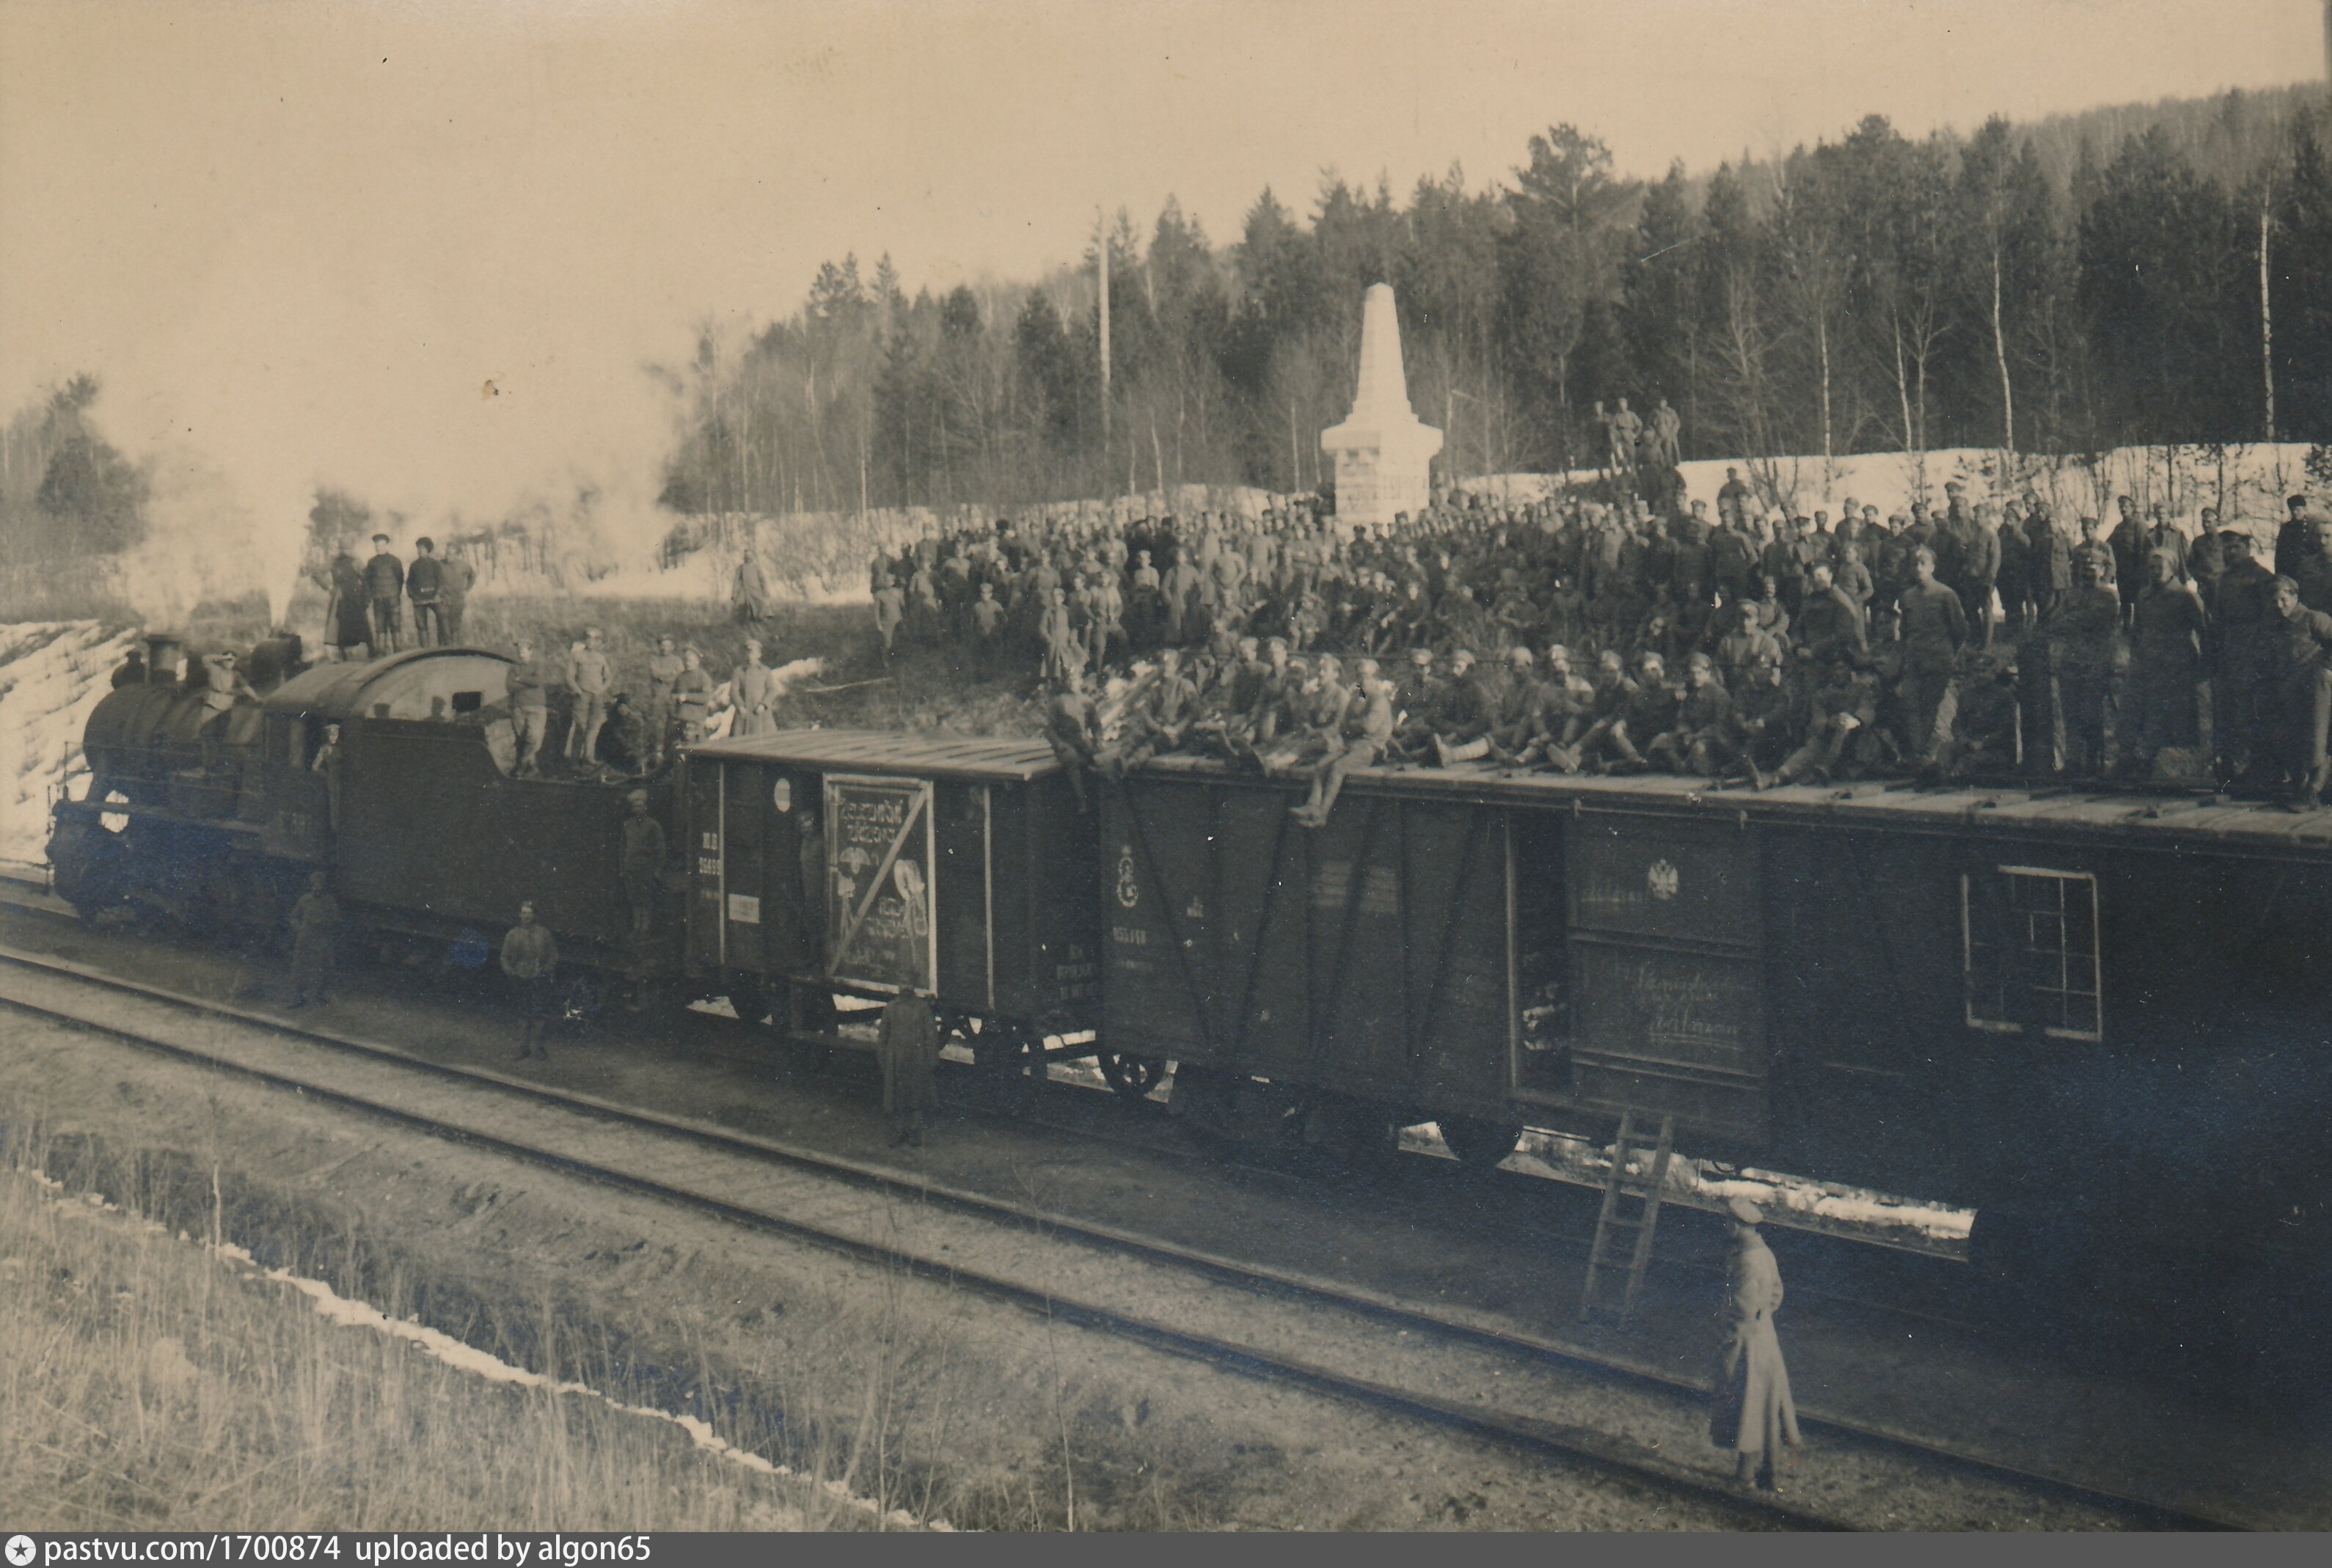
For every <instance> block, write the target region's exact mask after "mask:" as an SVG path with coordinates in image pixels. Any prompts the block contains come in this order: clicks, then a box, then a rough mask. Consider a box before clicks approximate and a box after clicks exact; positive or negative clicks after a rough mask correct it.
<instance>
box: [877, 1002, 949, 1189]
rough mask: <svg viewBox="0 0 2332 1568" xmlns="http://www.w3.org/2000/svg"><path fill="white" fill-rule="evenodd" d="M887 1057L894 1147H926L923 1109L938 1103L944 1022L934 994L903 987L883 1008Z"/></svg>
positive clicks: (881, 1051) (880, 1045)
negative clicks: (934, 1010) (937, 1012)
mask: <svg viewBox="0 0 2332 1568" xmlns="http://www.w3.org/2000/svg"><path fill="white" fill-rule="evenodd" d="M874 1049H875V1054H876V1055H877V1056H880V1057H881V1058H882V1062H883V1110H884V1114H886V1115H888V1116H889V1117H890V1118H891V1143H892V1145H893V1147H894V1148H895V1147H897V1146H899V1145H901V1144H907V1145H910V1146H912V1147H914V1148H917V1149H920V1148H922V1146H923V1114H924V1113H925V1112H927V1111H930V1110H932V1109H934V1108H935V1107H936V1106H937V1105H938V1104H939V1085H938V1075H937V1068H938V1066H939V1056H940V1029H939V1022H938V1019H937V1018H934V1017H933V1016H932V993H931V992H929V991H923V990H913V989H909V990H903V991H901V992H900V993H899V994H898V996H897V997H896V998H895V999H893V1001H892V1003H891V1005H890V1006H888V1007H886V1008H884V1009H883V1021H882V1023H881V1024H880V1025H879V1026H877V1028H876V1029H875V1034H874Z"/></svg>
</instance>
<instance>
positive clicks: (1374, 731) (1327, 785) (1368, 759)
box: [1293, 659, 1392, 827]
mask: <svg viewBox="0 0 2332 1568" xmlns="http://www.w3.org/2000/svg"><path fill="white" fill-rule="evenodd" d="M1356 673H1357V674H1358V677H1359V678H1358V681H1357V683H1356V684H1357V685H1358V688H1359V691H1360V693H1362V696H1361V701H1360V702H1359V703H1355V704H1353V705H1352V706H1351V707H1350V708H1348V710H1347V712H1346V717H1345V720H1344V724H1343V737H1342V739H1343V746H1342V748H1341V749H1340V750H1338V751H1334V752H1333V753H1332V754H1330V755H1329V756H1328V757H1327V758H1326V759H1325V760H1324V761H1322V762H1321V763H1320V765H1319V766H1318V767H1317V768H1316V769H1314V770H1313V774H1312V795H1311V798H1310V799H1308V800H1306V801H1305V803H1304V804H1303V805H1301V806H1298V807H1295V808H1294V809H1293V815H1294V817H1295V820H1296V821H1298V822H1300V823H1302V824H1303V825H1304V826H1305V827H1326V826H1327V825H1328V813H1329V812H1331V811H1333V810H1334V809H1335V807H1336V797H1337V796H1338V795H1339V794H1341V793H1343V788H1344V779H1346V778H1347V777H1348V776H1349V775H1350V774H1351V773H1352V770H1354V769H1355V768H1366V767H1369V766H1371V765H1372V764H1373V763H1374V762H1375V761H1376V760H1377V759H1378V758H1379V757H1381V756H1382V755H1383V754H1384V748H1385V742H1386V741H1390V740H1391V739H1392V683H1391V681H1387V680H1383V679H1381V678H1380V677H1379V676H1378V674H1377V662H1376V661H1375V660H1374V659H1362V660H1361V661H1360V664H1358V665H1357V666H1356Z"/></svg>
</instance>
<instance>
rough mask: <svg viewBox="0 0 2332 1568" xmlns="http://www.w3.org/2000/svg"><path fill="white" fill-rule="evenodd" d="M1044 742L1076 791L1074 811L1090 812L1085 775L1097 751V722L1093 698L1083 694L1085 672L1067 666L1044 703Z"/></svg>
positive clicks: (1098, 726) (1098, 743) (1099, 730)
mask: <svg viewBox="0 0 2332 1568" xmlns="http://www.w3.org/2000/svg"><path fill="white" fill-rule="evenodd" d="M1045 739H1046V741H1047V742H1049V743H1050V744H1051V746H1052V748H1053V755H1054V756H1056V757H1057V758H1059V759H1060V760H1061V769H1062V770H1063V771H1064V772H1066V774H1068V776H1069V788H1070V789H1073V790H1075V792H1076V797H1077V809H1078V810H1079V811H1090V810H1091V809H1093V802H1092V801H1091V799H1090V798H1088V794H1087V790H1086V786H1085V775H1086V774H1087V773H1088V772H1090V771H1091V770H1092V769H1093V766H1094V759H1095V757H1096V756H1097V755H1098V754H1099V753H1100V751H1101V720H1100V719H1099V717H1098V716H1097V715H1095V713H1094V705H1093V699H1092V698H1091V697H1089V696H1087V695H1086V694H1085V670H1084V669H1083V668H1082V667H1081V666H1079V665H1075V664H1072V665H1070V666H1069V670H1068V673H1067V674H1066V675H1065V676H1064V677H1063V678H1062V681H1061V684H1060V686H1059V688H1058V689H1057V690H1056V691H1055V692H1054V693H1053V695H1052V698H1051V700H1050V701H1048V702H1047V703H1046V704H1045Z"/></svg>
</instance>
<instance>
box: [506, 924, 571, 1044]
mask: <svg viewBox="0 0 2332 1568" xmlns="http://www.w3.org/2000/svg"><path fill="white" fill-rule="evenodd" d="M502 973H504V974H506V975H508V976H510V980H511V987H512V988H513V989H514V990H516V992H517V994H518V1006H519V1014H520V1016H521V1018H524V1019H525V1023H526V1027H525V1033H524V1034H523V1035H522V1036H521V1037H520V1040H519V1047H518V1060H520V1061H524V1060H526V1058H527V1057H529V1056H541V1057H544V1058H545V1059H548V1058H549V1056H550V1051H548V1050H547V1049H545V1048H544V1047H543V1043H542V1041H543V1036H544V1033H545V1031H547V1030H548V1029H549V1028H550V1014H551V1009H553V1008H554V1007H556V1006H557V1005H558V1001H559V943H558V942H557V941H556V940H555V939H554V938H553V937H552V936H551V934H550V928H549V927H548V926H544V925H540V924H538V923H536V921H535V918H534V901H533V900H532V899H529V900H527V901H526V902H525V903H524V904H520V905H519V906H518V923H517V924H516V925H514V926H512V927H511V929H510V933H509V934H508V935H506V936H504V937H503V938H502Z"/></svg>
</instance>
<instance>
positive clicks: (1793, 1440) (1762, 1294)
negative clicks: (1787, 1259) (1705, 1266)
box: [1708, 1198, 1805, 1492]
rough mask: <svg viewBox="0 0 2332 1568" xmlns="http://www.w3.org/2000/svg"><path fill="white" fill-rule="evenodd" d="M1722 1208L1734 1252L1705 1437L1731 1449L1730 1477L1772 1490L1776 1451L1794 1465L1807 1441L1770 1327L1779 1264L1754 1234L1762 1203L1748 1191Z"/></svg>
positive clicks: (1778, 1295) (1778, 1302) (1778, 1301)
mask: <svg viewBox="0 0 2332 1568" xmlns="http://www.w3.org/2000/svg"><path fill="white" fill-rule="evenodd" d="M1727 1207H1728V1208H1729V1209H1730V1210H1731V1212H1732V1215H1733V1256H1732V1257H1730V1258H1729V1259H1728V1260H1727V1261H1726V1265H1725V1325H1724V1340H1723V1343H1722V1346H1721V1348H1720V1349H1719V1351H1718V1353H1717V1366H1716V1407H1715V1409H1714V1410H1712V1412H1711V1413H1710V1416H1709V1422H1708V1438H1709V1441H1711V1442H1713V1443H1715V1444H1716V1446H1717V1447H1718V1448H1730V1449H1731V1450H1732V1451H1733V1456H1734V1459H1733V1478H1734V1480H1735V1482H1736V1483H1742V1484H1745V1483H1747V1482H1748V1481H1749V1480H1750V1479H1751V1477H1754V1478H1755V1480H1756V1483H1757V1485H1758V1486H1759V1487H1761V1488H1763V1490H1765V1491H1768V1492H1778V1491H1780V1490H1781V1487H1779V1486H1778V1485H1776V1484H1775V1481H1774V1477H1773V1467H1774V1460H1775V1458H1776V1457H1777V1456H1778V1453H1779V1450H1780V1449H1781V1448H1782V1447H1783V1446H1784V1445H1787V1446H1788V1448H1790V1449H1791V1450H1792V1458H1791V1459H1790V1461H1789V1462H1790V1463H1792V1464H1794V1463H1796V1458H1795V1455H1796V1452H1797V1451H1798V1450H1800V1449H1802V1448H1804V1446H1805V1444H1804V1440H1803V1439H1802V1438H1800V1437H1799V1435H1798V1408H1797V1404H1796V1402H1795V1401H1792V1399H1791V1398H1790V1369H1789V1367H1788V1366H1787V1365H1786V1364H1784V1363H1783V1362H1782V1342H1781V1339H1780V1337H1779V1336H1778V1335H1777V1334H1774V1332H1773V1315H1774V1314H1775V1313H1776V1312H1779V1311H1780V1310H1781V1307H1782V1268H1781V1265H1780V1264H1778V1263H1776V1262H1774V1260H1773V1248H1769V1247H1767V1246H1766V1245H1765V1238H1764V1237H1763V1236H1762V1235H1760V1234H1758V1230H1757V1228H1758V1226H1760V1225H1762V1224H1763V1223H1764V1219H1765V1214H1764V1210H1763V1209H1759V1208H1758V1207H1757V1206H1756V1205H1755V1204H1754V1203H1752V1202H1750V1201H1749V1200H1747V1199H1746V1198H1735V1199H1734V1200H1732V1202H1731V1203H1730V1204H1728V1205H1727Z"/></svg>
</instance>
